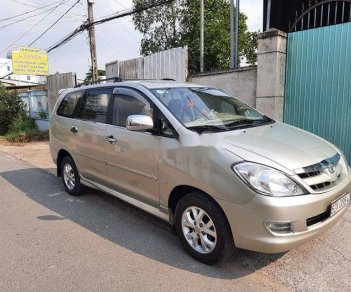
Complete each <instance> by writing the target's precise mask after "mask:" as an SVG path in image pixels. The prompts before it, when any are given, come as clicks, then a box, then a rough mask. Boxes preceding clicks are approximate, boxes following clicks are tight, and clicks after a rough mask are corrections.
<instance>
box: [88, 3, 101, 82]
mask: <svg viewBox="0 0 351 292" xmlns="http://www.w3.org/2000/svg"><path fill="white" fill-rule="evenodd" d="M87 1H88V24H91V23H93V22H94V12H93V5H94V0H87ZM89 43H90V56H91V70H92V81H93V82H94V81H97V80H98V79H99V76H98V69H97V57H96V41H95V27H94V26H93V25H92V26H89Z"/></svg>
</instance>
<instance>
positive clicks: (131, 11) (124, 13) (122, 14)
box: [47, 0, 175, 52]
mask: <svg viewBox="0 0 351 292" xmlns="http://www.w3.org/2000/svg"><path fill="white" fill-rule="evenodd" d="M174 1H175V0H166V1H158V2H156V3H154V4H150V5H147V6H141V7H139V8H130V9H126V10H123V11H121V12H118V13H114V14H112V15H110V16H107V17H104V18H101V19H99V20H95V21H94V22H91V23H84V24H82V25H81V26H79V27H77V28H76V29H75V30H74V31H73V32H71V33H70V34H69V35H68V36H66V37H65V38H63V39H62V40H61V41H59V42H57V43H56V44H54V45H52V46H51V47H50V48H48V49H47V51H48V52H51V51H52V50H54V49H56V48H58V47H60V46H62V45H63V44H65V43H67V42H68V41H70V40H71V39H72V38H73V37H75V36H76V35H77V34H79V33H82V32H83V31H84V30H86V29H88V28H89V27H90V26H94V25H99V24H103V23H105V22H108V21H111V20H114V19H118V18H122V17H125V16H129V15H133V14H135V13H139V12H143V11H145V10H148V9H151V8H156V7H159V6H162V5H165V4H169V3H172V2H174Z"/></svg>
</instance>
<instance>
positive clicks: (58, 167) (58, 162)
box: [56, 149, 72, 177]
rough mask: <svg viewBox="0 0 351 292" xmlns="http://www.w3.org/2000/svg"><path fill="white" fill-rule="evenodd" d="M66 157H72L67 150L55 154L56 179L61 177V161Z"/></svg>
mask: <svg viewBox="0 0 351 292" xmlns="http://www.w3.org/2000/svg"><path fill="white" fill-rule="evenodd" d="M67 156H70V157H72V155H71V154H70V153H69V152H68V151H67V150H64V149H61V150H60V151H59V152H58V154H57V163H56V164H57V169H56V171H57V173H56V174H57V176H58V177H61V175H62V174H61V166H62V165H61V164H62V160H63V159H64V158H65V157H67Z"/></svg>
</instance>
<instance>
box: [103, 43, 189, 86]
mask: <svg viewBox="0 0 351 292" xmlns="http://www.w3.org/2000/svg"><path fill="white" fill-rule="evenodd" d="M106 77H107V78H113V77H120V78H122V79H164V78H171V79H174V80H177V81H180V82H185V81H186V80H187V77H188V48H187V47H184V48H174V49H170V50H166V51H162V52H159V53H155V54H152V55H149V56H146V57H140V58H136V59H131V60H126V61H113V62H110V63H107V64H106Z"/></svg>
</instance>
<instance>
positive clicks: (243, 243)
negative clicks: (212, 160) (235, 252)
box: [218, 172, 351, 253]
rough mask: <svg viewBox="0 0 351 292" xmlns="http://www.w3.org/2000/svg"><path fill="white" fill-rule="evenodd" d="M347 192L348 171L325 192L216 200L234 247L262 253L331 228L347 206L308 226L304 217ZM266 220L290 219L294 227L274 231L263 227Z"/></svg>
mask: <svg viewBox="0 0 351 292" xmlns="http://www.w3.org/2000/svg"><path fill="white" fill-rule="evenodd" d="M349 192H351V172H349V175H348V177H346V178H345V179H344V180H343V181H342V182H340V184H339V185H338V186H337V187H336V188H335V189H333V190H331V191H328V192H326V193H321V194H309V195H304V196H296V197H285V198H273V197H268V196H263V195H256V196H255V197H254V199H253V200H252V201H250V202H249V203H248V204H246V205H238V204H233V203H229V202H226V201H223V200H218V203H219V204H220V205H221V207H222V208H223V210H224V212H225V214H226V216H227V218H228V221H229V224H230V226H231V229H232V233H233V237H234V242H235V245H236V247H238V248H243V249H248V250H253V251H258V252H265V253H280V252H285V251H288V250H290V249H292V248H294V247H296V246H298V245H300V244H302V243H304V242H306V241H308V240H310V239H311V238H313V237H315V236H318V235H320V234H321V233H323V232H325V231H326V230H328V229H329V228H331V227H332V226H333V225H334V224H335V223H336V222H337V221H338V220H339V219H340V218H341V217H342V215H343V214H344V213H345V212H346V210H347V209H348V207H346V208H344V209H342V210H340V211H339V212H338V213H337V214H335V215H334V216H333V217H328V218H327V219H325V218H324V220H321V221H318V220H317V222H316V223H314V224H312V225H310V226H307V219H309V218H312V217H315V216H318V215H320V214H323V213H325V212H327V211H328V209H329V208H330V206H331V204H332V202H333V201H335V200H336V199H338V198H339V197H341V196H342V195H344V194H346V193H349ZM266 221H273V222H292V229H293V230H292V232H291V233H287V234H273V233H272V232H270V231H269V230H268V229H267V228H266V226H265V222H266Z"/></svg>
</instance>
